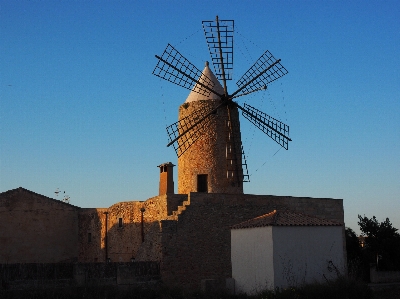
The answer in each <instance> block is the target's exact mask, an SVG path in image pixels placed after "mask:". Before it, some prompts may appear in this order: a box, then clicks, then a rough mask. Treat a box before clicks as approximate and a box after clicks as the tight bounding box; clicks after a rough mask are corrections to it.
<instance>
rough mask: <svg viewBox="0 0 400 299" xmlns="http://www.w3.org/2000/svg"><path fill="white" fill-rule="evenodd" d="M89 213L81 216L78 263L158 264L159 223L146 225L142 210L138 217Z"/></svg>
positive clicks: (100, 211) (98, 210) (94, 210)
mask: <svg viewBox="0 0 400 299" xmlns="http://www.w3.org/2000/svg"><path fill="white" fill-rule="evenodd" d="M90 210H91V211H85V213H82V215H81V216H80V251H79V261H80V262H106V261H107V262H133V261H150V260H152V261H155V260H160V256H159V234H158V233H159V231H160V226H159V222H158V221H146V219H145V218H146V217H145V216H144V214H145V210H143V211H142V210H140V214H139V217H137V215H134V213H130V214H129V215H118V213H112V212H110V211H108V209H90ZM124 216H125V217H124ZM130 216H131V217H130ZM134 216H135V217H134ZM106 228H107V229H106Z"/></svg>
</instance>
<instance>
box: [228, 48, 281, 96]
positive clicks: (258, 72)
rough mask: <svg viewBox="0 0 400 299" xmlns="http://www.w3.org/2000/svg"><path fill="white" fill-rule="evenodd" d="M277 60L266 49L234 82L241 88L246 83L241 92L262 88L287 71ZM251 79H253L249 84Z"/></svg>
mask: <svg viewBox="0 0 400 299" xmlns="http://www.w3.org/2000/svg"><path fill="white" fill-rule="evenodd" d="M279 61H280V60H276V59H275V57H274V56H273V55H272V54H271V53H270V52H269V51H268V50H267V51H265V52H264V54H263V55H261V57H260V58H258V59H257V61H256V62H255V63H254V64H253V66H252V67H251V68H249V70H248V71H247V72H246V73H245V74H244V75H243V76H242V77H241V78H240V79H239V81H238V82H236V85H237V86H238V87H239V89H241V88H243V87H244V86H245V85H246V84H248V85H247V86H245V87H244V88H243V89H242V91H243V92H252V91H256V90H257V89H261V88H263V86H265V85H268V84H269V83H271V82H273V81H275V80H277V79H279V78H280V77H282V76H284V75H286V74H287V73H288V71H287V70H286V69H285V68H284V66H283V65H281V63H280V62H279ZM271 66H272V67H271ZM265 70H266V71H265ZM251 80H254V81H253V82H251V83H250V84H249V82H250V81H251Z"/></svg>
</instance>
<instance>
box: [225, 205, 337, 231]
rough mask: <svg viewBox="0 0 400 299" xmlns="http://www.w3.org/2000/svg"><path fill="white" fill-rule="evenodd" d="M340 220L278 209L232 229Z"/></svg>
mask: <svg viewBox="0 0 400 299" xmlns="http://www.w3.org/2000/svg"><path fill="white" fill-rule="evenodd" d="M340 225H341V224H340V223H339V222H336V221H333V220H328V219H323V218H318V217H315V216H310V215H306V214H303V213H297V212H293V211H277V210H274V211H272V212H271V213H268V214H265V215H262V216H259V217H256V218H253V219H250V220H247V221H244V222H241V223H239V224H236V225H233V226H232V227H231V228H232V229H241V228H250V227H263V226H340Z"/></svg>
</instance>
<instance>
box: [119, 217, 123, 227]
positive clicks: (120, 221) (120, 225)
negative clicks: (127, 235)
mask: <svg viewBox="0 0 400 299" xmlns="http://www.w3.org/2000/svg"><path fill="white" fill-rule="evenodd" d="M123 225H124V223H123V222H122V218H118V227H123Z"/></svg>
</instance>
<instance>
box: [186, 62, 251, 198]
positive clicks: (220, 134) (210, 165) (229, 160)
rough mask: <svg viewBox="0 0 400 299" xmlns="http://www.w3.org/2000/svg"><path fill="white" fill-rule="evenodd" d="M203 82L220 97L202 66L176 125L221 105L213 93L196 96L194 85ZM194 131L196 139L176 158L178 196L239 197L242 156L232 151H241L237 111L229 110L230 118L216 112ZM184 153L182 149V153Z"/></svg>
mask: <svg viewBox="0 0 400 299" xmlns="http://www.w3.org/2000/svg"><path fill="white" fill-rule="evenodd" d="M206 78H209V79H211V80H212V82H213V90H214V91H215V92H216V93H220V94H223V93H224V88H223V87H222V85H221V84H220V82H219V81H218V79H217V78H216V77H215V75H214V74H213V73H212V71H211V70H210V68H209V65H208V62H206V66H205V68H204V70H203V72H202V75H201V77H200V78H199V80H198V83H196V85H195V87H194V88H193V90H192V91H191V92H190V94H189V96H188V98H187V99H186V101H185V103H183V104H182V105H181V106H180V107H179V121H182V120H185V119H187V118H190V116H191V115H192V114H193V113H196V111H199V110H200V111H210V110H211V109H212V108H213V107H216V106H218V105H219V104H221V99H220V98H219V97H218V96H217V95H216V94H215V93H210V94H209V95H208V96H204V95H202V94H199V93H198V92H196V90H197V89H198V85H199V84H200V83H202V82H205V81H206ZM230 118H231V119H230ZM232 123H233V124H235V127H234V128H231V124H232ZM198 130H200V131H201V132H199V134H201V136H200V137H199V139H198V140H197V141H196V142H195V143H193V145H191V146H190V147H189V148H187V149H186V150H185V152H182V153H181V155H179V157H178V193H180V194H187V193H189V192H210V193H243V167H245V164H244V165H243V162H242V153H241V152H240V151H238V150H235V149H240V148H241V138H240V127H239V113H238V110H237V108H236V107H233V109H231V111H230V115H229V114H228V110H227V109H219V110H217V111H216V112H215V114H212V115H210V116H209V119H208V121H207V122H206V123H204V126H203V128H199V129H198ZM182 145H183V144H182ZM178 147H179V141H178ZM184 149H185V148H184V147H182V151H183V150H184ZM237 153H238V154H237ZM236 154H237V156H236Z"/></svg>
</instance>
